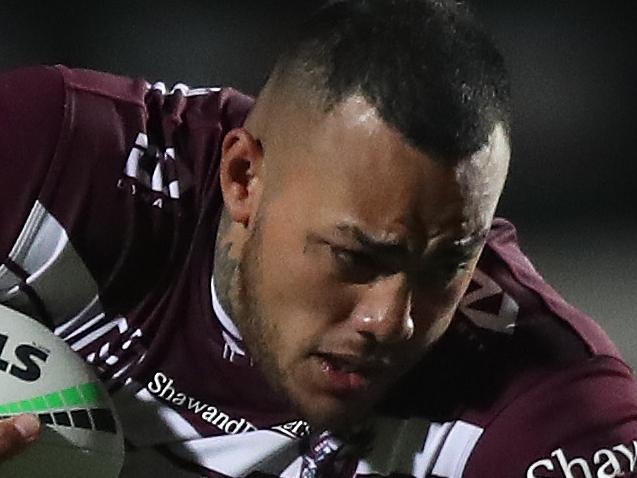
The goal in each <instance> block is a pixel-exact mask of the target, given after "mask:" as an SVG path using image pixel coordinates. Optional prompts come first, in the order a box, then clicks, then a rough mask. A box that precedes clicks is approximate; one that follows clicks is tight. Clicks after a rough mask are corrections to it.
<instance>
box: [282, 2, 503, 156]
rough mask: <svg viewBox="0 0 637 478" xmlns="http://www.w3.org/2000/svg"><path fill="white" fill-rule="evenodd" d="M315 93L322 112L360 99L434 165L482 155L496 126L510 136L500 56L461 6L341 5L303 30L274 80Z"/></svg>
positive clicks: (330, 6) (329, 8) (325, 10)
mask: <svg viewBox="0 0 637 478" xmlns="http://www.w3.org/2000/svg"><path fill="white" fill-rule="evenodd" d="M290 75H292V76H294V81H295V82H298V83H299V85H300V86H301V87H302V88H303V89H305V90H306V91H307V92H308V95H309V93H310V92H312V91H314V92H318V93H319V94H320V97H321V101H322V104H323V106H324V108H325V111H326V112H328V111H330V110H331V109H332V108H333V107H334V106H336V105H337V104H339V103H340V102H342V101H343V100H345V99H347V97H349V96H350V95H352V94H356V93H359V94H361V95H362V96H363V97H364V98H365V99H366V100H367V101H368V102H370V104H372V105H373V106H374V107H375V108H376V109H377V111H378V113H379V115H380V116H381V118H382V119H383V120H384V121H385V122H387V123H388V124H389V125H391V126H392V127H394V128H396V129H397V130H398V131H399V132H400V133H401V134H402V135H403V136H404V137H405V138H406V139H407V141H408V142H410V143H411V144H412V145H413V146H415V147H417V148H418V149H420V150H422V151H424V152H426V153H427V154H431V155H432V156H433V157H434V158H437V159H442V160H446V161H457V160H459V159H461V158H464V157H466V156H468V155H470V154H472V153H475V152H476V151H478V150H479V149H480V148H481V147H483V146H484V145H485V144H486V143H487V142H488V139H489V135H490V133H491V132H492V131H493V128H494V127H495V125H496V124H497V123H501V124H502V125H503V126H504V129H505V132H506V133H507V135H508V134H509V125H510V89H509V79H508V73H507V71H506V68H505V66H504V60H503V58H502V55H501V54H500V52H499V51H498V50H497V48H496V47H495V45H494V42H493V41H492V40H491V38H490V37H489V36H488V35H487V34H486V33H485V31H484V30H483V29H482V28H481V27H480V25H479V24H478V23H477V21H476V20H475V19H474V18H473V16H472V15H471V14H470V13H469V12H468V10H467V9H466V8H465V7H464V6H463V5H461V4H459V3H457V2H455V1H451V0H449V1H447V0H341V1H336V2H332V3H329V4H327V5H326V6H325V7H323V8H321V9H320V10H319V11H318V12H316V13H315V14H314V15H312V16H311V17H310V18H309V19H308V20H307V21H306V22H304V23H303V24H302V25H301V26H300V29H299V31H298V32H297V34H296V37H295V38H294V39H293V41H291V42H290V43H289V46H288V47H287V49H286V50H285V51H284V52H283V53H282V55H281V56H280V58H279V60H278V61H277V64H276V66H275V69H274V73H273V76H279V77H281V76H282V77H290Z"/></svg>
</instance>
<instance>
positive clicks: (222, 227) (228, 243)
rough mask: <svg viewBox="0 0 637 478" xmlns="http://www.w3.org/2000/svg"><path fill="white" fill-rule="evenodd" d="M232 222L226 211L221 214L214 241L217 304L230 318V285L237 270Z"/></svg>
mask: <svg viewBox="0 0 637 478" xmlns="http://www.w3.org/2000/svg"><path fill="white" fill-rule="evenodd" d="M231 229H232V220H231V218H230V216H229V215H228V213H227V212H226V210H225V209H224V210H223V212H222V213H221V220H220V222H219V229H218V231H217V240H216V241H215V263H214V271H213V277H214V287H215V292H216V295H217V300H218V301H219V304H220V305H221V307H222V308H223V310H225V311H226V312H227V314H228V315H229V316H230V317H233V316H234V307H233V303H232V299H231V293H232V284H233V282H234V279H235V277H236V274H237V270H238V268H239V259H238V257H237V256H236V255H235V254H233V249H234V247H233V246H234V241H233V240H232V237H231Z"/></svg>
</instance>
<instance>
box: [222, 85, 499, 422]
mask: <svg viewBox="0 0 637 478" xmlns="http://www.w3.org/2000/svg"><path fill="white" fill-rule="evenodd" d="M295 128H296V129H298V131H294V129H295ZM290 130H291V131H290V134H289V135H288V136H287V137H285V138H281V137H278V138H277V139H276V141H268V140H266V141H264V144H265V146H264V159H263V164H264V168H265V173H264V174H265V181H264V184H265V185H264V194H263V198H267V199H263V200H262V201H261V203H260V204H259V206H258V212H257V213H256V214H255V220H254V221H253V224H252V227H251V228H249V232H248V234H249V237H248V238H247V241H246V242H245V246H244V248H243V250H242V254H241V261H240V265H239V276H238V287H237V291H236V293H237V295H236V297H237V300H236V302H238V303H237V304H235V305H236V307H235V317H234V319H235V320H236V322H237V325H238V326H239V328H240V330H241V331H242V334H243V336H244V339H245V340H246V343H247V345H248V348H249V349H250V351H251V353H252V355H253V356H254V358H255V359H256V361H257V363H258V364H259V365H260V366H261V368H262V369H263V371H264V373H265V375H266V376H267V377H268V379H269V381H270V382H271V383H272V384H273V386H274V387H275V388H276V389H277V390H279V391H280V392H281V393H283V394H284V395H285V396H286V397H287V398H288V399H289V400H290V401H291V403H292V404H293V405H294V406H295V407H296V408H297V410H298V411H299V413H300V414H301V415H302V416H303V417H305V418H306V419H307V420H308V421H309V422H310V423H311V424H313V425H314V426H317V427H328V428H331V429H333V430H338V429H343V428H346V427H348V426H350V425H351V424H353V423H355V422H357V421H360V420H362V419H363V418H364V417H365V416H366V415H368V414H369V413H370V411H371V409H372V408H373V406H374V404H376V403H377V402H378V401H379V400H380V399H381V398H382V397H383V395H384V393H385V392H386V391H387V389H388V388H389V387H391V385H392V384H393V383H395V382H396V381H397V380H398V379H399V378H400V377H401V376H402V375H403V374H404V373H405V372H406V371H407V370H409V369H410V368H411V367H412V366H413V365H414V364H415V363H416V362H417V361H418V360H419V359H420V358H421V357H422V356H423V354H425V353H426V351H427V350H428V348H429V347H430V346H431V344H432V343H433V342H435V341H436V340H437V339H438V338H439V337H440V336H441V335H442V334H443V332H444V331H445V330H446V329H447V327H448V325H449V322H450V320H451V318H452V316H453V314H454V311H455V309H456V307H457V305H458V302H459V300H460V298H461V297H462V295H463V293H464V291H465V288H466V287H467V285H468V282H469V280H470V277H471V273H472V271H473V268H474V266H475V263H476V261H477V257H478V255H479V253H480V250H481V246H482V244H483V240H484V237H485V234H486V231H487V229H488V227H489V224H490V221H491V219H492V216H493V212H494V209H495V205H496V203H497V198H498V196H499V193H500V191H501V188H502V183H503V181H504V176H505V175H506V162H507V161H506V158H507V157H508V150H507V148H506V140H505V139H504V135H503V134H502V133H501V132H500V131H499V130H498V129H496V130H495V132H494V134H493V137H492V141H491V143H490V147H489V148H485V150H484V151H481V152H479V153H477V154H476V155H474V156H473V157H471V158H467V159H466V160H464V161H462V162H460V163H458V164H457V165H455V166H452V165H445V164H443V163H441V162H435V161H433V160H432V159H431V158H429V157H428V156H427V155H425V154H423V153H422V152H420V151H418V150H416V149H415V148H413V147H411V146H410V145H408V144H407V143H406V142H405V141H404V140H403V138H402V137H401V135H400V134H399V133H397V132H396V131H395V130H393V129H392V128H390V127H388V126H387V125H386V124H385V123H384V122H383V121H382V120H381V119H380V118H379V117H378V116H377V113H376V111H375V109H374V108H372V107H370V106H369V104H368V103H366V102H365V101H364V100H363V99H361V98H359V97H356V96H354V97H352V98H350V99H349V100H348V101H346V102H344V103H343V104H342V105H341V106H339V107H337V108H336V109H335V110H334V111H333V112H332V113H330V114H328V115H325V116H323V117H322V119H321V120H319V121H313V122H307V123H304V121H303V120H300V121H299V122H297V123H294V126H292V125H290ZM301 134H302V135H301ZM275 155H276V158H274V156H275ZM274 161H276V162H278V163H279V164H283V165H284V166H283V167H282V168H277V171H278V172H277V177H276V178H273V177H272V174H271V170H272V169H274V168H270V169H268V167H269V166H268V164H269V162H270V163H273V162H274ZM268 175H270V176H268ZM274 183H276V185H275V184H274ZM268 188H275V189H276V192H275V193H273V194H271V195H268Z"/></svg>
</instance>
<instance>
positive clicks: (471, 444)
mask: <svg viewBox="0 0 637 478" xmlns="http://www.w3.org/2000/svg"><path fill="white" fill-rule="evenodd" d="M483 431H484V429H482V428H480V427H477V426H475V425H472V424H471V423H466V422H463V421H457V422H455V423H454V424H453V427H452V428H451V431H450V432H449V435H448V436H447V439H446V440H445V442H444V445H443V446H442V450H441V451H440V455H439V456H438V460H437V461H436V466H434V469H433V474H434V475H436V476H439V477H441V478H461V477H462V473H463V471H464V468H465V466H466V465H467V461H468V460H469V456H471V453H472V452H473V449H474V448H475V446H476V444H477V443H478V440H479V439H480V436H481V435H482V432H483Z"/></svg>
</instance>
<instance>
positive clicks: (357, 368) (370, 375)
mask: <svg viewBox="0 0 637 478" xmlns="http://www.w3.org/2000/svg"><path fill="white" fill-rule="evenodd" d="M314 357H315V358H316V359H317V360H318V363H319V367H320V372H321V382H322V384H323V386H324V388H326V389H327V391H329V392H332V393H334V394H337V395H356V394H360V393H363V392H365V391H367V390H368V389H369V387H370V386H371V385H372V383H373V382H374V379H375V378H376V376H377V375H379V373H380V372H381V371H382V368H383V364H382V363H381V362H379V361H375V360H366V359H364V358H361V357H358V356H355V355H347V354H336V353H317V354H315V355H314Z"/></svg>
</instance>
